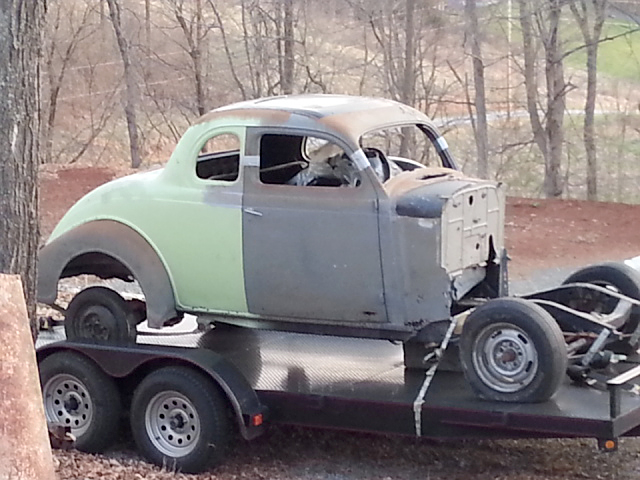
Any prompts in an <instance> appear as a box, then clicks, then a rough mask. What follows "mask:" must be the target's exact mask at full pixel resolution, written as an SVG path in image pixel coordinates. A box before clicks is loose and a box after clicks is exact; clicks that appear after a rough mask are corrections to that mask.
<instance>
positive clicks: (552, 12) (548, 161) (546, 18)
mask: <svg viewBox="0 0 640 480" xmlns="http://www.w3.org/2000/svg"><path fill="white" fill-rule="evenodd" d="M518 5H519V8H520V27H521V30H522V45H523V55H524V82H525V89H526V97H527V111H528V113H529V119H530V121H531V127H532V129H533V139H534V142H535V143H536V145H537V146H538V148H539V150H540V152H541V153H542V156H543V158H544V182H543V192H544V194H545V196H547V197H559V196H561V195H562V192H563V190H564V186H563V181H562V172H561V167H562V150H563V143H564V124H563V123H564V110H565V97H566V94H567V84H566V82H565V80H564V65H563V57H564V56H563V51H562V46H561V40H560V36H559V28H560V20H561V14H562V6H563V0H544V1H537V0H536V1H534V0H518ZM538 39H539V41H540V43H541V45H542V48H543V51H544V69H545V83H546V104H545V107H546V112H545V116H544V118H541V117H540V112H539V110H538V101H539V98H538V95H539V93H538V92H539V90H538V79H537V75H536V45H535V43H536V41H537V40H538Z"/></svg>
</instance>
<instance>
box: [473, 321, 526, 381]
mask: <svg viewBox="0 0 640 480" xmlns="http://www.w3.org/2000/svg"><path fill="white" fill-rule="evenodd" d="M472 361H473V364H474V367H475V370H476V372H477V374H478V376H479V377H480V378H481V379H482V381H483V382H484V383H485V384H486V385H487V386H489V387H490V388H492V389H494V390H496V391H498V392H503V393H511V392H517V391H519V390H521V389H522V388H523V387H526V386H527V385H529V384H530V383H531V382H532V381H533V379H534V378H535V376H536V373H537V371H538V352H537V351H536V348H535V346H534V344H533V341H532V340H531V338H529V336H528V335H527V334H526V333H525V332H524V331H523V330H522V329H520V328H518V327H517V326H515V325H511V324H508V323H497V324H492V325H488V326H486V327H485V328H484V329H483V330H482V331H481V332H480V334H479V335H478V336H477V339H476V342H475V345H474V348H473V351H472Z"/></svg>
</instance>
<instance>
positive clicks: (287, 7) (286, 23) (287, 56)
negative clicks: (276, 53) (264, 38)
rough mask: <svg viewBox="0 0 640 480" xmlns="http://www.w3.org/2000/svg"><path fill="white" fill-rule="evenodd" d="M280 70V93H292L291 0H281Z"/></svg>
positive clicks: (292, 34)
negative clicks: (281, 53)
mask: <svg viewBox="0 0 640 480" xmlns="http://www.w3.org/2000/svg"><path fill="white" fill-rule="evenodd" d="M282 23H283V27H282V30H283V34H282V39H281V41H282V49H283V56H282V72H281V74H280V78H281V82H280V83H281V86H282V93H284V94H285V95H290V94H292V93H293V67H294V62H295V56H294V42H295V39H294V30H293V0H282Z"/></svg>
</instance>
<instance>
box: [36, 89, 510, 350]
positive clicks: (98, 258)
mask: <svg viewBox="0 0 640 480" xmlns="http://www.w3.org/2000/svg"><path fill="white" fill-rule="evenodd" d="M409 129H416V131H417V132H418V134H420V133H422V134H424V136H425V138H426V139H427V142H428V143H430V144H431V146H432V148H433V149H434V152H436V155H435V156H436V157H437V158H436V160H437V162H436V164H435V165H433V164H432V165H430V166H428V167H422V166H418V165H417V164H416V162H415V161H411V159H407V158H403V157H400V156H395V157H394V156H392V155H389V154H387V155H385V153H386V152H382V149H378V148H368V147H365V146H364V144H363V138H364V137H366V136H368V135H370V134H371V135H372V136H371V138H377V139H378V140H380V142H378V143H377V144H376V145H380V144H384V141H385V138H387V137H385V135H384V132H386V131H395V132H397V131H399V132H402V133H404V134H406V133H407V132H408V131H409ZM376 132H383V134H380V135H378V136H376V135H377V134H376ZM221 136H224V138H233V139H234V141H235V142H236V143H234V145H233V148H232V149H231V150H228V151H226V150H225V151H214V152H212V153H211V152H206V151H205V152H204V153H203V146H205V145H206V144H207V142H208V141H210V140H211V139H212V138H219V137H221ZM407 136H408V135H407ZM310 139H311V140H310ZM327 144H329V145H331V147H332V148H331V149H327V150H331V151H336V150H338V151H340V152H341V153H340V154H338V155H333V156H331V157H329V156H327V158H326V159H325V160H322V162H320V164H319V165H320V166H319V167H317V168H316V166H315V163H314V162H315V160H313V159H310V158H309V153H308V152H309V151H310V147H309V146H310V145H311V146H313V145H327ZM409 144H410V143H409ZM414 144H415V142H414ZM404 147H405V150H406V144H405V146H404ZM319 150H321V149H319ZM405 154H406V151H405ZM414 158H415V157H414ZM415 159H416V160H418V158H415ZM314 169H315V170H314ZM312 170H313V171H312ZM314 172H315V173H314ZM318 172H320V173H318ZM503 225H504V198H503V193H502V191H501V189H500V187H499V185H497V184H495V183H492V182H488V181H485V180H479V179H473V178H469V177H466V176H464V175H463V174H462V173H461V172H460V171H458V169H457V167H456V165H455V163H454V161H453V158H452V156H451V154H450V152H449V149H448V146H447V144H446V142H445V141H444V139H443V138H442V137H441V136H440V134H439V133H438V131H437V129H436V128H435V126H434V125H433V123H432V122H431V121H430V120H429V118H427V117H426V116H425V115H424V114H422V113H421V112H419V111H417V110H414V109H412V108H410V107H408V106H405V105H402V104H399V103H396V102H393V101H389V100H381V99H370V98H361V97H349V96H338V95H303V96H288V97H275V98H269V99H261V100H255V101H248V102H243V103H238V104H234V105H230V106H227V107H223V108H219V109H216V110H213V111H211V112H210V113H208V114H206V115H204V116H203V117H201V118H200V119H199V120H198V122H197V123H195V124H194V125H193V126H192V127H191V128H189V129H188V130H187V131H186V132H185V134H184V136H183V137H182V138H181V139H180V141H179V142H178V145H177V147H176V149H175V151H174V152H173V154H172V155H171V158H170V159H169V161H168V162H167V164H166V166H165V167H164V168H162V169H159V170H154V171H148V172H142V173H138V174H134V175H131V176H128V177H124V178H120V179H117V180H115V181H112V182H110V183H107V184H105V185H103V186H101V187H99V188H97V189H95V190H94V191H92V192H90V193H89V194H87V195H86V196H85V197H84V198H82V199H81V200H80V201H78V202H77V203H76V204H75V205H74V206H73V207H72V208H71V209H70V210H69V212H68V213H67V214H66V215H65V216H64V217H63V218H62V220H61V221H60V223H59V224H58V225H57V227H56V228H55V230H54V231H53V233H52V235H51V237H50V238H49V239H48V241H47V243H46V245H45V246H44V247H43V249H42V250H41V253H40V264H39V278H38V298H39V301H41V302H42V303H46V304H55V303H56V299H57V296H58V283H59V280H60V279H61V278H66V277H73V276H77V275H83V274H91V275H96V276H98V277H101V278H121V279H124V280H127V281H133V280H135V281H137V282H138V283H139V285H140V288H141V289H142V292H143V294H144V296H145V301H146V308H147V320H148V323H149V325H150V326H151V327H154V328H161V327H162V326H164V325H168V324H171V323H174V322H175V321H176V319H179V318H180V317H181V315H182V314H183V313H192V314H195V315H197V316H198V318H199V321H200V322H202V323H210V322H216V321H218V322H226V323H231V324H236V325H241V326H249V327H261V328H273V329H283V330H291V331H302V332H313V333H324V334H340V335H353V336H367V337H377V338H389V339H401V340H406V339H409V338H411V337H413V336H415V335H417V334H420V333H421V332H425V331H426V330H428V329H427V327H428V326H429V325H432V324H437V323H438V322H441V321H444V320H448V319H449V318H450V317H451V315H452V314H454V313H455V312H456V310H459V309H461V308H463V307H464V305H465V302H469V304H471V303H472V302H471V300H470V299H471V297H473V296H474V292H478V291H479V289H482V296H483V297H486V296H487V295H489V296H497V295H498V294H499V290H500V278H501V277H502V276H503V275H502V273H503V271H504V269H505V267H506V265H505V261H504V258H506V256H505V255H504V254H503V252H504V249H503ZM487 292H489V293H487Z"/></svg>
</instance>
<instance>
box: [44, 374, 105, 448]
mask: <svg viewBox="0 0 640 480" xmlns="http://www.w3.org/2000/svg"><path fill="white" fill-rule="evenodd" d="M42 393H43V397H44V411H45V415H46V417H47V420H48V421H50V422H56V423H61V424H62V425H65V426H69V427H71V431H72V433H73V434H74V435H75V436H76V437H79V436H81V435H83V434H84V433H85V432H86V431H87V429H88V428H89V427H90V425H91V420H92V419H93V403H92V402H91V397H90V396H89V392H88V390H87V387H86V386H85V385H84V384H83V383H82V382H81V381H80V380H78V379H77V378H76V377H74V376H72V375H67V374H58V375H55V376H53V377H51V378H50V379H49V381H47V383H45V385H44V387H43V389H42Z"/></svg>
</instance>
